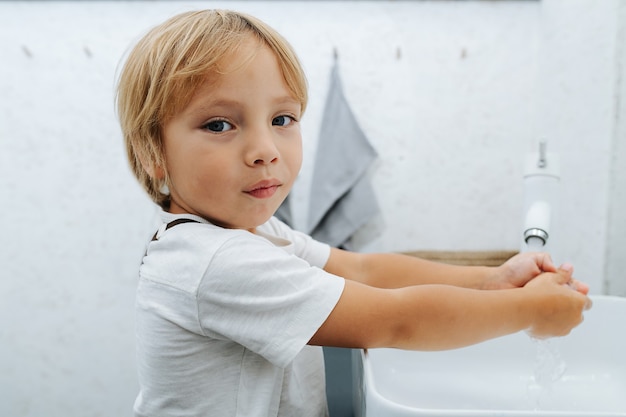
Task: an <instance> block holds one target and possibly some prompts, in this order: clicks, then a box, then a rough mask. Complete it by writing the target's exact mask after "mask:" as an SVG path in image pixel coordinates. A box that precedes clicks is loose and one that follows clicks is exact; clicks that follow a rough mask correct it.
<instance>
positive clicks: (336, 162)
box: [308, 58, 379, 249]
mask: <svg viewBox="0 0 626 417" xmlns="http://www.w3.org/2000/svg"><path fill="white" fill-rule="evenodd" d="M376 157H377V153H376V150H375V149H374V148H373V147H372V145H371V144H370V143H369V142H368V140H367V137H366V136H365V134H364V133H363V130H362V129H361V127H360V126H359V124H358V122H357V120H356V118H355V117H354V114H353V113H352V110H351V109H350V106H349V104H348V102H347V100H346V98H345V96H344V93H343V87H342V84H341V78H340V77H339V68H338V63H337V59H336V58H335V62H334V65H333V68H332V72H331V79H330V88H329V91H328V96H327V98H326V107H325V109H324V115H323V117H322V127H321V129H320V136H319V141H318V145H317V154H316V157H315V165H314V168H313V180H312V184H311V196H310V203H309V220H308V225H309V230H310V231H309V233H310V234H311V236H312V237H313V238H315V239H317V240H320V241H322V242H326V243H328V244H330V245H331V246H335V247H343V248H346V249H352V244H351V241H350V240H351V237H352V236H353V235H354V233H355V232H356V231H357V230H358V229H359V228H361V227H362V226H363V225H364V224H366V223H367V222H368V221H369V220H371V219H372V218H373V217H374V216H376V215H377V214H378V213H379V207H378V203H377V201H376V196H375V194H374V190H373V188H372V186H371V184H370V181H369V178H368V175H367V171H368V168H369V167H370V165H371V164H372V162H373V161H374V160H375V159H376Z"/></svg>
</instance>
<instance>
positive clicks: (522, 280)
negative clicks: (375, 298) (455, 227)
mask: <svg viewBox="0 0 626 417" xmlns="http://www.w3.org/2000/svg"><path fill="white" fill-rule="evenodd" d="M324 269H325V270H326V271H327V272H330V273H332V274H335V275H339V276H341V277H343V278H346V279H350V280H353V281H359V282H361V283H363V284H367V285H370V286H373V287H379V288H401V287H407V286H411V285H421V284H445V285H454V286H458V287H465V288H473V289H507V288H517V287H522V286H524V285H525V284H526V283H527V282H528V281H529V280H531V279H533V278H534V277H536V276H537V275H539V274H540V273H542V272H555V271H556V268H555V266H554V265H553V263H552V260H551V259H550V256H549V255H548V254H545V253H524V254H520V255H516V256H514V257H513V258H511V259H509V260H508V261H507V262H505V263H504V264H503V265H501V266H499V267H495V268H494V267H477V266H472V267H470V266H457V265H447V264H443V263H437V262H430V261H427V260H424V259H419V258H416V257H413V256H407V255H400V254H389V253H387V254H362V253H354V252H347V251H343V250H341V249H335V248H333V249H331V254H330V258H329V259H328V262H327V263H326V266H325V267H324ZM574 282H575V284H576V285H577V286H580V287H581V288H579V290H580V291H581V292H584V293H586V291H588V288H586V287H585V286H584V284H581V283H579V282H578V281H575V280H574Z"/></svg>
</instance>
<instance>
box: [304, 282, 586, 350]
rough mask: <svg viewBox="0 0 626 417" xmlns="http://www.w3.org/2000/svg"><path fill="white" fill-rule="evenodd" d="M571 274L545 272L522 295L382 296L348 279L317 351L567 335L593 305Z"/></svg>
mask: <svg viewBox="0 0 626 417" xmlns="http://www.w3.org/2000/svg"><path fill="white" fill-rule="evenodd" d="M570 280H571V271H569V270H559V271H558V272H557V273H544V274H542V275H540V276H539V277H537V278H535V279H533V280H532V281H530V282H528V283H527V284H526V286H525V287H523V288H521V289H506V290H499V291H480V290H474V289H467V288H460V287H455V286H450V285H418V286H410V287H404V288H399V289H382V288H376V287H371V286H368V285H364V284H362V283H359V282H355V281H351V280H346V285H345V288H344V291H343V294H342V296H341V298H340V299H339V301H338V303H337V305H336V306H335V308H334V310H333V311H332V313H331V314H330V315H329V317H328V318H327V319H326V321H325V322H324V324H323V325H322V326H321V327H320V329H319V330H318V331H317V332H316V334H315V335H314V336H313V337H312V339H311V340H310V342H309V344H313V345H322V346H340V347H358V348H374V347H396V348H403V349H417V350H441V349H452V348H458V347H462V346H466V345H470V344H474V343H478V342H481V341H484V340H487V339H491V338H494V337H499V336H503V335H506V334H510V333H515V332H518V331H520V330H528V331H529V332H530V333H531V334H532V335H533V336H536V337H550V336H563V335H565V334H567V333H569V331H570V330H571V329H572V328H573V327H575V326H577V325H578V324H579V323H580V322H581V321H582V312H583V310H584V309H585V308H588V306H589V305H590V302H589V299H588V298H587V297H586V296H585V295H583V294H581V293H580V292H577V291H572V290H571V289H570V288H569V287H567V286H565V285H563V284H565V283H567V282H569V281H570Z"/></svg>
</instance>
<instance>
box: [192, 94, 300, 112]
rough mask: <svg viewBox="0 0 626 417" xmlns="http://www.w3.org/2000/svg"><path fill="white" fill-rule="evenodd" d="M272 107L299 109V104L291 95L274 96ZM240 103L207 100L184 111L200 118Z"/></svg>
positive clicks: (193, 104)
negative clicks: (290, 106) (283, 106)
mask: <svg viewBox="0 0 626 417" xmlns="http://www.w3.org/2000/svg"><path fill="white" fill-rule="evenodd" d="M271 102H272V105H276V106H281V105H295V106H298V107H301V103H300V101H299V100H297V99H296V98H295V97H293V96H291V95H284V96H276V97H275V98H274V99H272V100H271ZM241 105H242V103H241V102H240V101H238V100H231V99H227V98H223V99H222V98H220V99H216V100H212V99H207V100H202V102H198V103H193V102H192V103H191V104H190V105H189V106H188V107H187V110H186V111H185V112H186V113H187V114H189V115H191V116H202V115H204V114H206V113H207V112H211V111H214V110H215V109H216V108H218V109H228V108H233V107H238V106H241Z"/></svg>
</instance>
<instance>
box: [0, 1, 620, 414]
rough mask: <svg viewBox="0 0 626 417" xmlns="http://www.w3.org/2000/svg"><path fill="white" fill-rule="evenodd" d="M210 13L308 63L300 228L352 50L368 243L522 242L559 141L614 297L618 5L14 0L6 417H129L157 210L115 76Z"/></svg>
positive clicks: (2, 183) (1, 380) (2, 363)
mask: <svg viewBox="0 0 626 417" xmlns="http://www.w3.org/2000/svg"><path fill="white" fill-rule="evenodd" d="M200 7H230V8H235V9H238V10H242V11H247V12H250V13H252V14H255V15H257V16H259V17H260V18H262V19H264V20H266V21H267V22H269V23H270V24H272V25H273V26H274V27H276V28H277V29H278V30H279V31H281V32H282V33H283V34H284V35H285V36H286V37H287V38H288V39H289V40H290V41H291V42H292V43H293V45H294V47H295V48H296V50H297V51H298V53H299V55H300V57H301V59H302V61H303V63H304V66H305V68H306V70H307V73H308V76H309V82H310V88H311V101H310V107H309V110H308V113H307V115H306V117H305V120H304V122H303V132H304V136H305V141H306V143H305V158H306V160H305V164H304V167H303V171H302V174H301V176H300V178H299V180H298V183H297V186H296V189H295V190H294V193H295V203H296V207H298V208H299V210H300V211H299V212H298V213H297V218H298V221H299V223H300V224H302V222H303V219H304V218H305V211H306V205H307V201H308V187H309V184H310V181H311V170H312V165H313V156H314V153H315V150H316V141H317V133H318V131H319V123H320V121H321V114H322V106H323V103H324V100H325V95H326V88H327V82H328V76H329V71H330V65H331V62H332V51H333V49H334V48H336V49H337V50H338V52H339V57H340V58H339V59H340V64H341V74H342V77H343V80H344V86H345V90H346V94H347V96H348V99H349V100H350V102H351V104H352V107H353V110H354V112H355V114H356V117H357V118H358V119H359V121H360V123H361V125H362V127H363V128H364V130H365V132H366V133H367V135H368V136H369V138H370V140H371V142H372V143H373V145H374V146H375V147H376V148H377V150H378V151H379V154H380V160H379V161H378V162H377V164H376V166H375V167H374V168H373V170H372V175H373V183H374V185H375V187H376V190H377V192H378V197H379V201H380V203H381V206H382V210H383V214H382V219H381V220H380V222H379V223H377V224H376V225H374V226H372V227H370V228H369V229H368V231H369V232H370V233H373V232H374V231H375V230H379V229H380V230H382V235H380V236H379V237H378V238H377V239H376V240H375V241H373V242H372V243H370V244H369V245H368V246H367V247H366V249H370V250H372V249H382V250H393V251H396V250H417V249H443V250H481V249H517V248H518V246H519V239H520V233H521V231H520V229H521V227H522V219H521V217H522V213H521V205H522V198H523V196H522V169H523V162H524V157H525V154H526V153H527V152H530V151H531V150H533V149H534V147H535V145H536V141H537V139H538V138H539V137H540V136H544V135H545V136H546V137H548V138H549V139H550V146H551V150H553V151H556V152H559V153H560V154H561V160H562V165H563V168H562V177H563V187H562V190H563V196H562V200H563V201H562V207H564V208H565V209H563V210H562V213H561V215H560V217H559V222H558V228H557V231H558V233H557V237H558V239H559V240H558V241H559V242H560V245H559V253H558V254H557V258H558V260H570V261H572V262H573V263H574V264H575V265H576V267H577V271H578V276H579V277H581V278H583V279H585V280H588V281H589V282H590V283H591V284H592V290H593V291H594V292H600V291H601V289H602V281H603V275H604V270H605V268H606V270H607V271H613V272H615V273H621V274H623V272H622V271H623V268H621V269H618V268H617V267H616V265H618V263H617V262H619V261H620V259H624V258H625V256H624V255H625V251H626V249H625V246H626V242H625V241H624V236H626V230H624V229H625V226H624V223H623V216H620V215H619V214H617V213H618V211H619V210H620V208H623V207H625V206H626V202H625V200H624V196H623V194H624V193H623V187H624V184H626V180H625V175H626V173H624V169H623V164H624V161H625V160H626V157H625V155H624V132H626V129H625V127H624V117H623V116H621V114H622V113H623V108H624V106H623V104H622V107H621V109H622V110H621V112H619V111H618V108H619V107H618V103H622V102H623V100H624V98H625V94H626V93H625V92H624V88H623V85H624V81H623V78H624V75H625V73H624V67H625V66H626V65H624V54H623V50H624V49H623V48H624V42H625V41H626V40H625V39H624V36H623V31H624V27H625V23H624V17H625V16H626V14H625V13H624V3H623V2H621V3H620V1H619V0H605V1H603V2H594V1H592V0H576V1H574V0H568V1H565V0H544V1H542V2H532V1H524V2H515V1H510V2H509V1H500V2H490V1H485V2H481V1H468V2H439V1H421V2H382V1H381V2H354V3H346V2H322V3H318V2H202V3H187V2H173V3H167V2H139V3H135V2H129V3H127V2H96V3H90V2H69V3H62V2H39V3H29V2H27V3H21V2H0V60H1V62H0V178H1V179H0V195H1V196H2V200H1V201H2V205H1V208H0V228H1V229H0V230H2V233H0V248H1V249H2V250H1V251H0V264H1V265H2V271H3V272H2V279H0V300H1V301H0V317H2V319H1V320H2V321H1V323H0V358H2V359H0V390H1V391H2V392H3V400H2V401H1V402H0V415H7V416H41V415H46V416H51V417H56V416H59V417H68V416H77V417H84V416H120V415H129V414H130V411H129V410H130V408H131V406H132V402H133V399H134V396H135V395H136V388H137V387H136V378H135V370H134V340H133V298H134V287H135V284H136V269H137V265H138V262H139V260H140V258H141V255H142V253H143V247H144V244H145V242H146V241H147V240H148V239H149V236H150V235H151V233H152V232H153V229H154V227H155V222H156V217H155V210H154V208H153V207H152V205H151V203H150V202H149V201H148V199H147V197H146V196H145V195H144V194H143V192H142V191H141V189H140V188H139V186H138V185H137V184H136V182H135V180H134V179H133V178H132V176H131V174H130V172H129V170H128V168H127V165H126V161H125V156H124V150H123V146H122V142H121V138H120V133H119V128H118V126H117V122H116V119H115V115H114V111H113V93H114V78H115V72H116V69H117V65H118V61H119V59H120V57H121V56H122V55H123V53H124V52H125V51H126V50H127V48H128V46H129V44H130V43H131V42H132V41H133V40H135V39H137V38H138V37H139V36H140V35H141V34H142V33H143V32H145V30H147V29H148V28H149V27H150V26H152V25H154V24H156V23H157V22H160V21H162V20H163V19H165V18H166V17H169V16H171V15H172V14H174V13H176V12H179V11H183V10H188V9H190V8H200ZM618 19H621V20H618ZM620 31H621V32H620ZM618 33H621V34H622V35H620V36H621V38H619V39H621V43H619V42H618ZM620 47H621V48H622V49H620ZM618 51H622V52H618ZM620 54H621V55H620ZM620 57H621V58H620ZM620 63H621V64H620ZM620 65H621V66H620ZM620 74H621V77H622V78H621V80H622V81H621V84H620ZM620 85H621V87H620ZM620 88H621V89H620ZM620 100H621V101H620ZM618 115H620V116H621V118H619V117H618ZM611 164H613V165H611ZM611 166H612V168H611ZM609 213H612V214H610V215H609ZM611 216H612V217H611ZM611 219H613V220H611ZM620 219H622V221H621V222H620V221H619V220H620ZM607 230H612V231H613V232H612V234H609V233H607ZM366 232H367V231H366ZM607 240H610V242H612V243H611V244H612V246H611V251H610V256H608V257H607V256H606V253H607V252H609V251H608V248H607ZM622 262H623V261H622ZM619 278H620V279H623V275H622V276H620V277H619ZM614 279H615V280H617V279H618V277H615V278H614ZM619 282H620V283H621V282H622V281H619ZM623 287H624V285H622V288H623Z"/></svg>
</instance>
